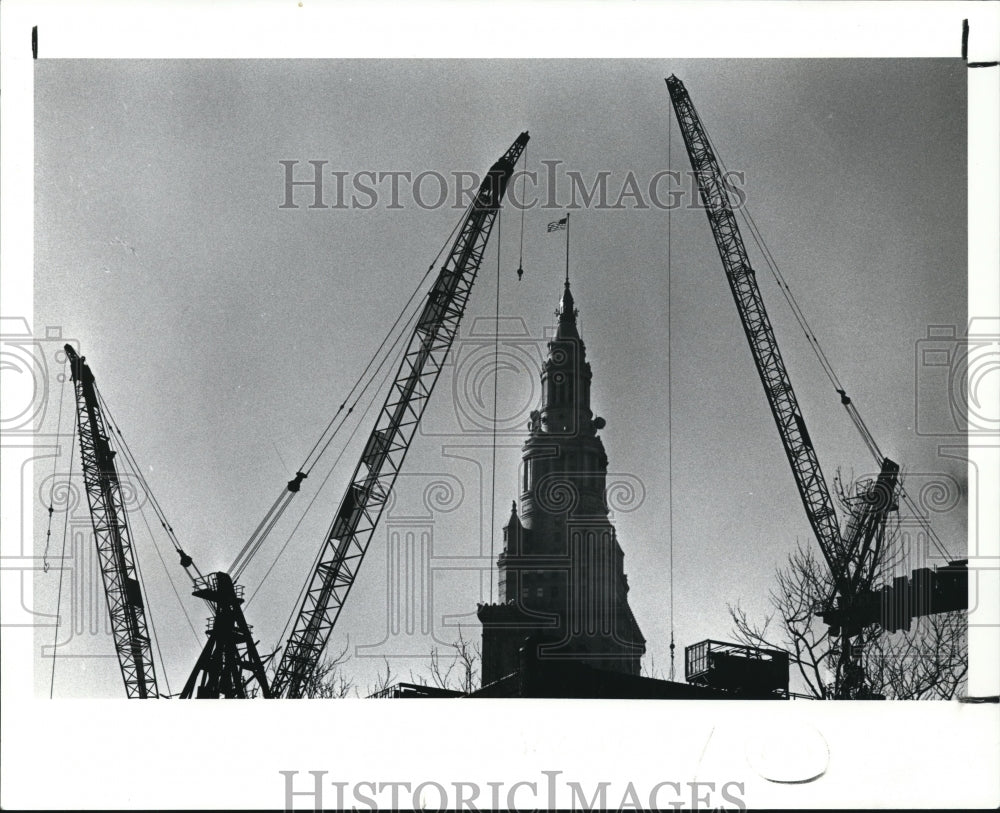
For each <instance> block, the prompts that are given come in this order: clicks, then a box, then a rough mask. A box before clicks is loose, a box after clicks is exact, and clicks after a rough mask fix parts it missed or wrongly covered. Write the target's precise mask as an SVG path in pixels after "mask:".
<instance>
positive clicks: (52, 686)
mask: <svg viewBox="0 0 1000 813" xmlns="http://www.w3.org/2000/svg"><path fill="white" fill-rule="evenodd" d="M64 381H65V379H64ZM75 452H76V432H73V439H72V440H71V441H70V447H69V473H68V474H67V475H66V482H67V484H68V483H69V481H70V478H72V476H73V457H74V454H75ZM50 516H51V515H50ZM68 536H69V499H68V496H67V501H66V514H65V517H64V518H63V541H62V553H60V554H59V588H58V592H57V593H56V623H55V624H54V625H53V626H54V629H53V632H52V673H51V675H50V677H49V700H51V699H52V693H53V691H54V689H55V685H56V650H57V648H58V646H59V624H60V621H61V616H62V586H63V574H64V573H65V572H66V567H65V562H66V538H67V537H68Z"/></svg>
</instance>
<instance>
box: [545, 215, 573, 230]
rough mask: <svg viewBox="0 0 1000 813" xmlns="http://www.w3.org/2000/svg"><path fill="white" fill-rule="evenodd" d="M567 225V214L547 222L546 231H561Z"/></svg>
mask: <svg viewBox="0 0 1000 813" xmlns="http://www.w3.org/2000/svg"><path fill="white" fill-rule="evenodd" d="M568 227H569V215H566V217H564V218H563V219H562V220H553V221H552V222H551V223H549V227H548V228H547V229H546V231H562V230H563V229H565V228H568Z"/></svg>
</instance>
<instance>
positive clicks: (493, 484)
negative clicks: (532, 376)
mask: <svg viewBox="0 0 1000 813" xmlns="http://www.w3.org/2000/svg"><path fill="white" fill-rule="evenodd" d="M521 214H522V215H523V214H524V212H523V210H522V212H521ZM502 215H503V210H502V209H499V210H498V211H497V294H496V314H495V321H494V322H493V423H492V428H493V457H492V466H491V470H490V567H489V573H490V604H492V603H493V551H494V547H495V539H496V523H497V516H496V508H497V390H498V388H499V386H500V237H501V231H500V221H501V218H502ZM521 239H522V244H523V239H524V231H523V229H522V231H521ZM520 267H521V266H520V265H518V268H520ZM480 584H482V582H480Z"/></svg>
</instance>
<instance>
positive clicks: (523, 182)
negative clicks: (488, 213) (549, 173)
mask: <svg viewBox="0 0 1000 813" xmlns="http://www.w3.org/2000/svg"><path fill="white" fill-rule="evenodd" d="M521 172H522V173H523V175H521V241H520V242H521V247H520V251H519V254H518V258H517V281H518V282H520V281H521V277H522V276H524V210H525V209H527V208H528V207H527V205H526V204H525V194H524V192H525V187H526V186H527V183H528V145H527V144H525V145H524V169H522V170H521ZM497 220H498V223H499V214H498V216H497ZM499 251H500V249H499V248H497V252H499ZM498 262H499V260H498Z"/></svg>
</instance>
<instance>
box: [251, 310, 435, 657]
mask: <svg viewBox="0 0 1000 813" xmlns="http://www.w3.org/2000/svg"><path fill="white" fill-rule="evenodd" d="M416 315H417V313H416V312H414V314H413V315H412V316H411V317H410V318H409V320H408V321H407V324H406V326H407V327H409V325H410V324H412V323H413V321H414V319H415V318H416ZM392 349H393V350H394V351H395V352H394V354H393V355H392V356H387V357H386V358H387V359H390V358H391V359H392V361H393V363H392V364H390V365H388V366H387V367H386V370H385V373H384V374H383V376H382V380H381V381H380V382H379V384H378V386H377V387H376V388H375V389H374V391H373V392H372V396H371V398H370V399H369V400H368V403H367V405H365V407H364V409H363V410H361V413H360V417H359V419H358V423H357V424H355V426H354V428H353V429H352V430H351V433H350V435H348V437H347V441H346V442H345V443H344V445H343V447H342V448H341V450H340V453H339V454H338V455H337V457H336V459H334V461H333V463H332V464H331V466H330V468H329V470H328V471H327V473H326V475H325V476H324V478H323V480H322V481H320V485H319V488H317V489H316V492H315V493H314V494H313V496H312V499H311V500H309V504H308V505H307V506H306V508H305V510H304V511H303V512H302V514H301V516H300V517H299V519H298V521H297V522H296V523H295V525H294V526H293V527H292V529H291V531H289V533H288V536H287V537H286V539H285V542H284V544H283V545H282V546H281V548H280V549H279V550H278V553H277V554H276V555H275V557H274V560H273V561H272V562H271V565H270V566H269V567H268V569H267V570H266V571H265V573H264V575H263V576H262V577H261V579H260V582H259V583H258V585H257V587H256V589H255V590H254V591H253V593H251V594H250V598H248V599H247V602H246V604H247V606H248V607H249V606H250V603H251V602H252V601H253V599H254V596H256V595H257V593H258V592H259V591H260V589H261V587H263V586H264V582H265V581H267V578H268V576H270V575H271V571H272V570H274V567H275V565H277V564H278V562H279V561H280V559H281V556H282V554H284V552H285V549H286V548H287V547H288V545H289V543H290V542H291V541H292V537H294V536H295V534H296V532H297V531H298V529H299V526H300V525H301V524H302V522H303V520H304V519H305V518H306V515H307V514H308V513H309V510H310V509H311V508H312V506H313V504H314V503H315V502H316V500H317V498H318V497H319V495H320V494H321V493H322V492H323V488H324V487H325V486H326V483H327V481H328V480H329V479H330V477H331V476H332V475H333V473H334V471H336V469H337V465H338V464H339V463H340V460H341V458H342V457H343V456H344V453H345V452H346V451H347V448H348V447H349V446H350V443H351V441H352V440H353V439H354V436H355V435H356V434H357V432H358V430H359V429H360V428H361V426H362V424H363V422H364V419H365V418H366V417H367V416H368V415H369V414H370V413H371V409H372V407H373V406H374V405H375V400H376V398H377V397H378V395H379V393H380V392H381V391H382V390H383V389H384V388H385V385H386V382H387V381H388V380H389V375H390V374H391V372H392V370H393V369H394V368H395V367H396V366H397V364H398V362H399V361H400V359H401V358H402V355H403V352H404V347H403V346H400V345H399V343H398V342H397V343H396V344H395V345H394V347H393V348H392ZM383 364H384V362H383ZM382 366H383V365H379V369H381V367H382ZM376 372H378V370H376ZM369 383H370V382H369ZM362 394H363V391H362ZM359 397H360V396H359ZM355 405H357V401H355ZM322 552H323V549H322V547H320V549H319V550H318V551H317V553H316V557H315V560H314V561H313V567H312V570H311V571H310V572H313V571H315V569H316V565H317V564H318V562H319V557H320V556H321V555H322ZM307 586H308V583H304V584H303V586H302V589H301V590H300V591H299V595H298V598H297V599H296V601H295V606H299V604H300V603H301V601H302V596H303V595H304V593H305V591H306V588H307ZM291 621H292V617H289V619H288V622H287V623H286V625H285V630H287V629H288V624H290V623H291ZM279 640H284V632H282V634H281V636H280V637H279Z"/></svg>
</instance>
